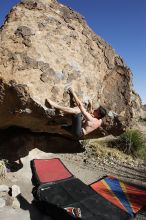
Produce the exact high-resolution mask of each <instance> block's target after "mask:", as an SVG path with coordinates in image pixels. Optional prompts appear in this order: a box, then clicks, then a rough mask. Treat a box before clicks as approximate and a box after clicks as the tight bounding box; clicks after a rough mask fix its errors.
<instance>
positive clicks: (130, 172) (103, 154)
mask: <svg viewBox="0 0 146 220" xmlns="http://www.w3.org/2000/svg"><path fill="white" fill-rule="evenodd" d="M139 128H140V130H142V132H143V134H144V135H146V125H145V124H139ZM22 136H23V137H24V136H25V139H27V142H24V141H23V148H24V146H25V151H27V153H24V152H20V151H19V154H22V155H21V158H22V162H23V165H24V166H23V168H22V169H20V170H19V171H17V172H13V173H12V172H10V173H8V174H7V176H6V178H5V179H3V180H1V181H0V184H3V183H5V184H7V185H8V186H9V187H11V186H12V185H14V184H15V185H19V186H20V189H21V194H22V198H23V199H22V200H21V201H20V206H21V208H20V209H13V208H11V207H8V206H5V207H4V208H0V219H3V220H9V219H11V220H13V219H14V220H18V219H21V220H23V219H25V220H47V219H48V220H50V217H47V216H43V215H42V214H41V213H40V212H39V211H38V210H37V209H36V208H35V207H34V206H33V205H32V204H31V202H32V200H33V196H32V193H31V192H32V187H33V186H32V183H31V176H32V173H31V169H30V161H31V160H32V159H45V158H60V159H61V160H62V161H63V163H64V164H65V165H66V167H67V168H68V169H69V170H70V171H71V172H72V173H73V175H75V176H76V177H77V178H79V179H81V180H82V181H83V182H84V183H86V184H90V183H92V182H94V181H96V180H97V179H99V178H101V177H103V176H105V175H113V176H115V177H118V178H120V179H121V180H124V181H126V182H128V183H132V184H134V185H138V186H140V187H146V166H145V165H146V162H144V161H141V160H139V159H136V158H132V157H130V156H128V155H125V154H123V153H121V152H120V151H118V150H117V149H110V148H107V147H106V146H104V145H102V144H101V143H100V144H98V145H96V144H95V143H96V142H97V140H89V141H84V142H82V141H81V142H80V143H73V141H70V140H66V139H64V138H60V137H58V136H54V137H47V139H46V140H45V141H44V135H43V134H41V135H40V137H39V138H38V135H37V140H36V136H35V137H33V138H32V135H28V134H25V135H22ZM3 140H4V139H3ZM5 140H6V139H5ZM14 140H15V141H14ZM42 140H43V141H42ZM98 141H99V140H98ZM1 143H3V145H2V146H3V147H4V146H5V147H6V141H3V142H1ZM10 143H11V144H14V143H15V145H16V143H18V145H19V144H20V143H22V137H21V134H20V135H19V141H18V140H17V141H16V138H15V137H14V136H13V137H12V138H11V140H9V145H10ZM40 144H41V145H42V146H41V147H40ZM32 145H33V146H32ZM38 146H39V147H38ZM63 146H64V147H63ZM15 159H17V158H15ZM145 213H146V212H145V210H144V211H142V212H141V214H139V215H137V217H136V219H146V214H145ZM10 216H11V217H10Z"/></svg>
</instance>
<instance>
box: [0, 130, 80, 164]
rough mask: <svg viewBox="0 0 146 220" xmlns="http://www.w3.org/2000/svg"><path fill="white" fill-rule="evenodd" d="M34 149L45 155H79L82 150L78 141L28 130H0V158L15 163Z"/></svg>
mask: <svg viewBox="0 0 146 220" xmlns="http://www.w3.org/2000/svg"><path fill="white" fill-rule="evenodd" d="M34 148H38V149H39V150H41V151H44V152H46V153H79V152H83V151H84V149H83V147H82V145H81V144H80V142H79V141H78V140H71V139H69V138H65V137H62V136H60V135H57V134H56V135H55V134H47V133H33V132H31V131H30V130H28V129H24V128H20V127H10V128H8V129H5V130H0V158H1V159H7V160H9V161H16V160H18V159H19V158H22V157H25V156H27V155H28V154H29V151H31V150H32V149H34Z"/></svg>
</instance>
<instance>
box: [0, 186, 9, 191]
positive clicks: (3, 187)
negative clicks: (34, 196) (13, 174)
mask: <svg viewBox="0 0 146 220" xmlns="http://www.w3.org/2000/svg"><path fill="white" fill-rule="evenodd" d="M0 192H9V187H8V186H7V185H0Z"/></svg>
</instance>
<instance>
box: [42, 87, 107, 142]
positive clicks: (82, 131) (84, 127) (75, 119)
mask: <svg viewBox="0 0 146 220" xmlns="http://www.w3.org/2000/svg"><path fill="white" fill-rule="evenodd" d="M68 93H69V94H70V95H72V97H73V98H74V100H75V103H76V105H77V106H76V107H73V108H71V107H63V106H60V105H59V104H57V103H56V102H54V101H52V100H50V99H47V100H46V101H47V102H48V103H49V104H50V105H51V106H52V107H54V108H55V109H58V110H60V111H63V112H64V113H67V114H72V125H71V126H62V127H63V128H64V129H65V130H67V131H69V132H70V133H71V134H72V135H73V136H74V137H76V138H77V139H80V138H82V137H83V136H85V135H87V134H89V133H91V132H92V131H94V130H95V129H97V128H99V127H100V126H101V124H102V118H103V117H104V116H106V114H107V111H106V109H105V108H103V107H102V106H100V107H99V108H97V109H95V110H92V105H91V103H89V104H90V110H88V111H87V110H86V109H85V107H84V105H83V103H82V102H81V101H80V100H79V98H78V97H77V95H76V94H75V92H74V91H73V89H72V88H69V89H68ZM82 115H83V117H82ZM82 118H83V119H82Z"/></svg>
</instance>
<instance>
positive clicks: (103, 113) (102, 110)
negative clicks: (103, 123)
mask: <svg viewBox="0 0 146 220" xmlns="http://www.w3.org/2000/svg"><path fill="white" fill-rule="evenodd" d="M95 111H97V112H98V118H99V119H102V118H104V117H105V116H106V115H107V110H106V109H105V108H103V107H102V106H100V107H99V108H97V109H96V110H95Z"/></svg>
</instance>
